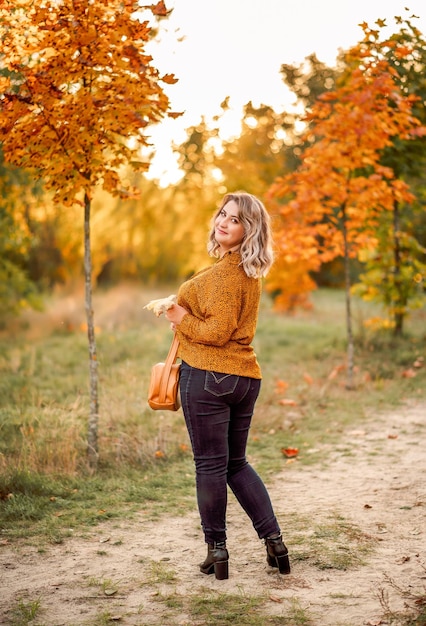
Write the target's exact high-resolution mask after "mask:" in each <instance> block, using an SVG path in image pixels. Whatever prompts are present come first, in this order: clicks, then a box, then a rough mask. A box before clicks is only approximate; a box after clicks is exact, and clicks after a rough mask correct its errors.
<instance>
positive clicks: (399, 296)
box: [393, 201, 406, 337]
mask: <svg viewBox="0 0 426 626" xmlns="http://www.w3.org/2000/svg"><path fill="white" fill-rule="evenodd" d="M393 259H394V271H393V274H394V287H395V293H396V302H395V303H394V304H396V309H395V311H394V313H393V321H394V323H395V326H394V335H395V336H397V337H400V336H401V335H402V329H403V324H404V313H403V310H404V309H405V305H406V302H404V293H403V285H402V279H401V244H400V235H399V207H398V202H396V201H395V202H394V205H393Z"/></svg>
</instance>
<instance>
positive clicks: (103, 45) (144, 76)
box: [0, 0, 178, 468]
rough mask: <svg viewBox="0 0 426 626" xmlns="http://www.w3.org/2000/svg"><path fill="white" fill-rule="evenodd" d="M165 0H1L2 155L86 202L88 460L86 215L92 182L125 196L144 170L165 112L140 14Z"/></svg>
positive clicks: (92, 457) (91, 456)
mask: <svg viewBox="0 0 426 626" xmlns="http://www.w3.org/2000/svg"><path fill="white" fill-rule="evenodd" d="M147 16H148V17H149V18H150V19H151V20H152V19H153V16H156V17H158V18H161V17H166V16H167V9H166V7H165V5H164V2H162V1H161V2H158V3H157V4H155V5H154V4H153V5H149V6H144V7H140V6H139V5H138V3H137V2H134V1H133V0H108V2H104V0H91V1H90V2H88V1H87V0H61V2H56V0H39V1H38V2H34V1H33V0H19V1H18V2H17V1H16V0H2V2H1V4H0V46H1V55H0V59H1V69H0V112H1V117H0V140H1V142H2V144H3V151H4V158H5V160H6V161H9V162H11V163H13V164H14V165H17V166H19V167H23V168H25V169H26V170H28V171H30V172H31V173H32V174H33V175H34V176H35V177H36V178H41V179H43V182H44V185H45V187H46V188H47V189H48V190H50V191H51V192H52V194H53V198H54V201H55V202H57V203H59V204H60V205H61V206H64V207H67V206H71V205H72V204H75V203H79V204H80V205H81V207H82V210H83V211H84V270H85V284H86V292H85V308H86V316H87V329H88V345H89V371H90V414H89V420H88V438H87V449H88V460H89V463H90V466H91V467H92V468H95V467H96V464H97V460H98V419H99V401H98V366H97V355H96V341H95V330H94V328H95V326H94V315H93V308H92V259H91V246H90V216H91V203H92V197H93V193H94V190H95V189H96V188H99V187H102V188H103V189H105V190H107V191H108V192H110V193H112V194H115V195H120V196H121V197H124V198H125V197H132V194H133V190H132V189H131V188H130V185H129V184H127V185H126V184H125V183H123V182H122V181H121V179H120V171H122V170H123V169H124V166H125V165H127V164H130V165H131V166H132V167H133V168H134V169H135V170H139V171H143V170H146V169H147V167H148V165H149V163H147V162H146V161H145V160H144V159H143V157H141V149H142V148H143V147H144V146H146V145H148V144H149V137H148V135H147V129H148V128H149V126H150V125H151V124H153V123H155V122H158V121H159V120H160V119H161V118H162V117H163V116H165V115H169V116H176V115H178V114H176V113H172V112H169V108H170V105H169V100H168V97H167V96H166V94H165V92H164V88H163V87H164V84H165V83H174V82H175V78H174V77H173V75H170V74H166V75H163V76H162V75H161V74H160V72H159V71H158V69H157V68H155V67H154V65H153V62H152V61H153V60H152V58H151V57H150V56H149V54H148V53H147V52H146V45H147V43H148V42H149V41H150V39H151V37H152V27H151V26H150V22H149V20H148V19H147Z"/></svg>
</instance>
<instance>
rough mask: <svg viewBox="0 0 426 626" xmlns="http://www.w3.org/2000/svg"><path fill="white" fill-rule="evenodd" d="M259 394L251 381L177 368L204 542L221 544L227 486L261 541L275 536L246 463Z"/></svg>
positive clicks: (261, 490)
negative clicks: (250, 431)
mask: <svg viewBox="0 0 426 626" xmlns="http://www.w3.org/2000/svg"><path fill="white" fill-rule="evenodd" d="M259 390H260V380H257V379H254V378H246V377H244V376H233V375H229V374H220V373H217V372H208V371H204V370H200V369H196V368H194V367H191V366H189V365H188V364H187V363H185V362H183V363H182V365H181V375H180V392H181V401H182V409H183V412H184V415H185V421H186V425H187V428H188V433H189V437H190V440H191V444H192V450H193V453H194V462H195V471H196V486H197V502H198V509H199V512H200V517H201V525H202V528H203V531H204V537H205V540H206V543H214V542H218V541H224V540H225V539H226V506H227V485H229V487H230V488H231V490H232V491H233V493H234V494H235V497H236V498H237V500H238V502H239V503H240V505H241V506H242V508H243V509H244V511H245V512H246V513H247V515H248V516H249V517H250V519H251V521H252V523H253V526H254V528H255V530H256V532H257V534H258V536H259V537H260V538H263V537H267V536H269V535H272V534H273V533H276V532H280V529H279V526H278V522H277V520H276V517H275V514H274V511H273V509H272V504H271V500H270V498H269V494H268V492H267V490H266V487H265V485H264V484H263V481H262V479H261V478H260V476H259V475H258V474H257V473H256V472H255V471H254V469H253V468H252V467H251V465H250V464H249V463H248V462H247V459H246V445H247V438H248V434H249V429H250V423H251V418H252V415H253V410H254V404H255V402H256V399H257V396H258V395H259Z"/></svg>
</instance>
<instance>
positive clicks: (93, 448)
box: [84, 192, 99, 469]
mask: <svg viewBox="0 0 426 626" xmlns="http://www.w3.org/2000/svg"><path fill="white" fill-rule="evenodd" d="M90 209H91V200H90V198H89V196H88V194H87V192H85V194H84V278H85V285H86V299H85V308H86V320H87V337H88V340H89V372H90V413H89V426H88V434H87V456H88V461H89V465H90V467H91V468H92V469H96V467H97V463H98V420H99V401H98V360H97V355H96V340H95V324H94V315H93V306H92V253H91V243H90Z"/></svg>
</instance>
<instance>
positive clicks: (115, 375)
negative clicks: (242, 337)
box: [0, 290, 426, 549]
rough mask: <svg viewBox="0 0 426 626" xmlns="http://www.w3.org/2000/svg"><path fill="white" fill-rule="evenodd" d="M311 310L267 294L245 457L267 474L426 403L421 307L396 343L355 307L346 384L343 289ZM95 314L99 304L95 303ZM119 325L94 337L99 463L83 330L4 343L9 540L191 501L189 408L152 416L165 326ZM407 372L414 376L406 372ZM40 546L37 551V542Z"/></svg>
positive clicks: (3, 492) (59, 537) (0, 360)
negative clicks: (152, 384)
mask: <svg viewBox="0 0 426 626" xmlns="http://www.w3.org/2000/svg"><path fill="white" fill-rule="evenodd" d="M314 301H315V309H314V311H313V312H309V313H306V312H303V313H300V314H297V315H294V316H284V315H280V314H275V313H273V312H272V311H271V304H270V301H269V299H268V298H267V297H265V299H264V300H263V302H262V307H261V315H260V321H259V328H258V333H257V335H256V338H255V342H254V343H255V349H256V352H257V355H258V359H259V361H260V363H261V366H262V370H263V376H264V378H263V382H262V390H261V394H260V397H259V400H258V403H257V406H256V413H255V416H254V419H253V426H252V431H251V437H250V440H249V448H248V453H249V455H250V459H251V460H252V461H253V463H254V465H255V466H256V468H257V469H258V470H259V471H260V473H261V474H262V475H263V476H264V477H265V478H266V479H268V477H271V478H272V477H273V476H274V475H275V474H276V473H277V472H280V471H282V470H283V467H284V466H285V467H286V468H287V469H288V471H291V469H292V465H291V464H287V463H286V459H285V458H284V457H283V453H282V449H283V448H286V447H296V448H298V449H299V456H298V460H297V463H298V464H308V463H318V462H321V463H326V462H327V457H326V453H325V452H323V444H337V443H338V441H339V438H340V436H341V433H342V432H343V431H344V430H345V429H348V428H349V427H354V426H356V425H360V424H362V422H363V421H364V420H365V419H366V418H368V417H369V416H371V415H372V414H374V413H375V412H377V411H383V410H386V409H389V408H390V407H393V406H397V405H398V404H400V403H401V402H403V401H404V400H407V399H409V398H424V397H425V392H424V389H426V365H425V366H424V367H418V368H414V366H413V364H414V363H415V362H416V359H418V357H421V356H423V355H424V354H425V347H426V336H425V318H426V312H425V311H424V310H423V311H419V312H417V313H416V314H415V315H414V316H413V318H412V319H411V320H410V322H409V324H408V325H407V335H406V336H405V337H404V338H402V339H399V340H398V341H396V340H395V339H393V338H392V337H391V336H387V335H376V336H375V335H370V334H369V333H367V331H365V330H364V329H363V326H362V320H363V318H364V317H366V316H367V314H369V311H367V308H366V307H365V306H364V305H363V304H362V303H356V307H355V312H356V313H355V314H354V319H355V320H356V322H355V330H356V353H355V363H356V372H355V383H356V385H355V389H353V390H351V391H349V390H348V389H346V386H345V381H346V375H345V362H346V339H345V322H344V300H343V294H342V293H340V292H334V291H325V290H324V291H318V292H317V293H316V294H314ZM95 315H96V311H95ZM129 319H130V320H131V321H130V322H129V323H128V324H127V325H125V324H123V323H120V325H117V328H116V330H114V331H113V330H108V328H101V329H100V330H99V331H98V334H97V343H98V359H99V376H100V383H99V395H100V423H99V449H100V460H99V467H98V471H97V472H96V474H93V473H92V472H91V471H90V469H89V467H88V465H87V460H86V447H85V439H86V428H87V417H88V410H89V408H88V407H89V398H88V356H87V345H86V343H87V340H86V336H85V333H84V332H80V331H79V330H73V331H71V332H66V331H64V330H61V331H55V332H52V333H50V334H49V333H47V334H45V335H44V336H42V337H40V338H38V339H32V340H31V339H28V337H27V336H26V334H25V332H24V331H22V332H15V333H14V334H12V333H11V334H10V335H9V336H8V335H5V334H4V333H3V336H2V337H1V338H0V529H1V532H2V535H3V536H6V537H7V538H8V539H9V540H12V539H13V538H24V537H26V538H27V540H28V541H34V540H35V538H38V539H39V540H43V539H44V540H45V541H50V542H53V543H57V542H61V541H63V540H64V539H65V538H66V537H67V536H68V535H69V534H70V533H71V532H72V533H74V534H75V532H82V533H84V532H85V529H87V528H90V527H91V526H93V525H96V524H98V523H99V522H101V521H102V520H105V519H114V518H118V517H121V516H123V515H124V514H125V515H126V516H131V515H132V514H133V513H135V512H136V511H138V512H139V511H143V512H144V514H146V515H147V516H149V517H150V518H151V519H156V518H158V517H159V516H163V515H166V514H167V513H170V512H173V513H176V512H179V513H181V514H185V512H186V511H187V510H188V509H193V508H194V507H195V494H194V475H193V463H192V454H191V451H190V447H189V440H188V435H187V432H186V429H185V425H184V420H183V416H182V413H181V411H179V412H177V413H170V412H160V411H158V412H155V411H152V410H150V409H149V407H148V406H147V402H146V396H147V388H148V381H149V373H150V368H151V366H152V364H153V363H155V362H156V361H159V360H161V359H164V356H165V354H166V353H167V350H168V346H169V342H170V330H169V328H168V324H167V323H165V322H164V320H162V319H160V320H157V319H156V318H155V317H154V316H152V314H148V313H147V312H140V314H139V315H138V314H137V313H135V311H133V312H132V315H131V316H130V318H129ZM410 369H411V370H412V371H414V373H415V374H416V375H415V376H414V377H405V376H404V372H406V371H407V370H410ZM40 549H42V546H41V547H40Z"/></svg>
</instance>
